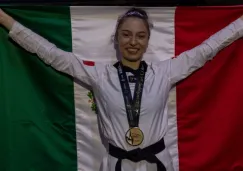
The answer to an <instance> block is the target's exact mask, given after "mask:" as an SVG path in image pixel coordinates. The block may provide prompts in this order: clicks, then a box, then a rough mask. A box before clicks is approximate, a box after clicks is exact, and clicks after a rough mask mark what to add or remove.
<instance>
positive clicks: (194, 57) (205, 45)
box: [168, 17, 243, 84]
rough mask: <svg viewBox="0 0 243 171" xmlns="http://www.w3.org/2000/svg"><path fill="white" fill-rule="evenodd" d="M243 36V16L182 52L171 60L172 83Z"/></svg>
mask: <svg viewBox="0 0 243 171" xmlns="http://www.w3.org/2000/svg"><path fill="white" fill-rule="evenodd" d="M242 36H243V17H241V18H239V19H237V20H235V21H234V22H232V23H231V24H229V25H228V26H226V27H225V28H223V29H221V30H220V31H218V32H217V33H215V34H214V35H212V36H211V37H209V38H208V39H207V40H205V41H203V42H202V43H201V44H200V45H198V46H196V47H194V48H193V49H191V50H188V51H185V52H183V53H181V54H180V55H179V56H177V57H176V58H174V59H170V60H169V61H168V62H169V68H168V71H169V77H170V80H171V83H172V84H175V83H176V82H178V81H180V80H182V79H184V78H186V77H187V76H189V75H190V74H191V73H193V72H194V71H196V70H197V69H199V68H201V67H202V66H203V65H204V64H205V63H206V62H207V61H208V60H211V59H212V58H213V57H214V56H215V55H216V54H217V53H218V52H219V51H220V50H222V49H223V48H225V47H226V46H228V45H230V44H231V43H233V42H234V41H235V40H237V39H239V38H241V37H242Z"/></svg>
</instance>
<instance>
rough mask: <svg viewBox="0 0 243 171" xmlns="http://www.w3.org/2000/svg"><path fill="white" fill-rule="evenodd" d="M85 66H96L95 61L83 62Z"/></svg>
mask: <svg viewBox="0 0 243 171" xmlns="http://www.w3.org/2000/svg"><path fill="white" fill-rule="evenodd" d="M83 64H84V65H87V66H95V62H94V61H83Z"/></svg>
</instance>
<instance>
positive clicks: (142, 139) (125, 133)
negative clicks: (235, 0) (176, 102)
mask: <svg viewBox="0 0 243 171" xmlns="http://www.w3.org/2000/svg"><path fill="white" fill-rule="evenodd" d="M242 20H243V17H241V18H239V19H237V20H235V21H234V22H232V23H231V24H229V25H228V26H227V27H225V28H224V29H222V30H221V31H219V32H217V33H216V34H214V35H213V36H211V37H210V38H209V39H207V40H206V41H204V42H203V43H202V44H200V45H199V46H197V47H195V48H193V49H192V50H189V51H186V52H184V53H182V54H180V55H179V56H177V58H174V59H170V60H166V61H162V62H156V63H153V62H151V63H146V62H144V61H142V57H143V54H144V53H145V51H146V49H147V47H148V43H149V38H150V31H151V24H150V23H149V18H148V16H147V14H146V12H145V11H143V10H141V9H137V8H132V9H130V10H128V11H127V12H126V13H125V14H124V15H122V16H121V17H120V18H119V19H118V21H117V28H116V34H115V47H117V49H118V51H119V53H120V54H121V61H118V62H117V63H115V64H104V63H94V65H92V66H90V65H85V63H84V62H83V61H82V60H81V59H79V58H77V57H76V56H75V55H74V54H73V53H71V52H65V51H63V50H61V49H59V48H57V47H56V46H55V45H54V44H52V43H50V42H48V41H47V40H46V39H44V38H42V37H41V36H39V35H37V34H35V33H34V32H32V31H31V30H30V29H27V28H26V27H24V26H22V25H21V24H20V23H18V22H17V21H15V20H14V19H13V18H12V17H10V16H9V15H7V14H6V13H4V12H3V11H0V23H1V24H2V25H3V26H5V27H6V28H7V29H9V30H10V32H9V35H10V37H11V38H12V39H13V40H14V41H16V42H17V43H18V44H19V45H20V46H22V47H23V48H25V49H26V50H27V51H29V52H32V53H36V54H37V55H38V56H39V57H40V58H41V59H42V60H43V61H44V62H45V63H47V64H49V65H51V66H52V67H53V68H55V69H56V70H58V71H60V72H64V73H66V74H69V75H71V76H73V77H75V78H77V79H79V80H80V81H82V82H83V83H86V84H88V85H90V86H91V87H92V88H93V91H94V94H95V97H96V101H97V105H98V109H99V111H98V113H99V114H98V118H99V119H98V121H99V125H100V127H101V134H103V136H104V137H105V138H106V139H107V141H108V142H109V149H107V154H106V156H104V158H103V161H102V164H101V168H100V170H101V171H114V170H115V171H121V170H123V171H153V170H154V171H155V170H158V171H173V170H174V169H173V166H172V160H171V157H170V154H169V152H168V149H167V148H166V147H165V145H164V140H163V137H164V135H165V133H166V131H167V118H168V116H167V115H166V112H164V111H165V110H166V107H167V106H166V100H167V98H168V94H169V91H170V89H171V87H172V86H173V85H174V84H175V83H177V82H178V81H180V80H182V79H184V78H186V77H187V76H189V75H190V74H191V73H193V72H194V71H195V70H197V69H199V68H200V67H202V66H203V65H204V64H205V62H206V61H207V60H210V59H212V58H213V57H214V56H215V55H216V54H217V53H218V52H219V51H220V50H221V49H223V48H224V47H226V46H228V45H229V44H231V43H232V42H233V41H235V40H237V39H239V38H240V37H241V36H243V21H242ZM151 99H153V100H151ZM123 159H124V160H123ZM125 159H126V160H125Z"/></svg>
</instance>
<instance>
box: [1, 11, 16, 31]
mask: <svg viewBox="0 0 243 171" xmlns="http://www.w3.org/2000/svg"><path fill="white" fill-rule="evenodd" d="M14 22H15V21H14V19H13V18H12V17H11V16H9V15H8V14H6V13H5V12H4V11H3V10H2V9H1V8H0V24H1V25H3V26H4V27H6V28H7V29H8V30H10V29H11V28H12V26H13V24H14Z"/></svg>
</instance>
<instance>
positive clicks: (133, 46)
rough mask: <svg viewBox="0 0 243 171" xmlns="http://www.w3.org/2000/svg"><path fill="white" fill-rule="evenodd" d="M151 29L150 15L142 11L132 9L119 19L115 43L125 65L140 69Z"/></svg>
mask: <svg viewBox="0 0 243 171" xmlns="http://www.w3.org/2000/svg"><path fill="white" fill-rule="evenodd" d="M151 27H152V24H150V23H149V20H148V15H147V13H146V12H145V11H144V10H142V9H137V8H132V9H130V10H128V11H127V12H126V13H125V14H124V15H123V16H121V17H120V18H119V19H118V21H117V28H116V34H115V42H116V43H118V48H119V52H120V53H121V55H122V63H123V65H126V66H128V67H130V68H133V69H138V67H139V64H140V62H141V60H142V56H143V54H144V53H145V52H146V50H147V47H148V42H149V38H150V32H151V31H150V29H151Z"/></svg>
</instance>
